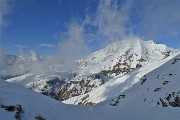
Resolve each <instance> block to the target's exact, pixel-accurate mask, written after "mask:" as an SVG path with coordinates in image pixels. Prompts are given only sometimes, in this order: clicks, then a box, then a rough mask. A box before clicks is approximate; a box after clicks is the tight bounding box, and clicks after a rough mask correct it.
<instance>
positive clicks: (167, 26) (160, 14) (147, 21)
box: [136, 0, 180, 39]
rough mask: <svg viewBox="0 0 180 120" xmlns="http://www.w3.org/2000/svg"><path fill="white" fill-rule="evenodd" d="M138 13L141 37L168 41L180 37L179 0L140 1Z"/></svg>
mask: <svg viewBox="0 0 180 120" xmlns="http://www.w3.org/2000/svg"><path fill="white" fill-rule="evenodd" d="M136 5H137V6H136V11H137V16H136V17H138V20H139V23H138V25H137V28H136V29H137V30H138V32H141V36H144V37H146V38H151V39H167V38H170V37H173V36H178V35H180V16H179V13H180V7H179V6H180V1H179V0H138V1H137V2H136Z"/></svg>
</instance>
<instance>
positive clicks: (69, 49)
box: [59, 0, 133, 58]
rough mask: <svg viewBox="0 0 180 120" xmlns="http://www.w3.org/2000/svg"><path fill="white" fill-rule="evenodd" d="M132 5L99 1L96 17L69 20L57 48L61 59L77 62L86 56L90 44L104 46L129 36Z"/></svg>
mask: <svg viewBox="0 0 180 120" xmlns="http://www.w3.org/2000/svg"><path fill="white" fill-rule="evenodd" d="M132 3H133V2H132V1H130V0H127V1H124V2H122V3H120V2H118V0H100V1H99V5H98V8H97V10H96V12H95V14H89V13H88V12H87V14H86V15H85V16H86V17H85V18H84V19H83V18H76V19H75V20H74V19H73V18H72V19H73V20H71V22H70V23H69V24H68V26H67V32H65V33H64V34H63V37H61V41H62V42H60V44H59V48H60V53H61V55H63V56H68V57H73V58H77V57H79V56H84V55H87V53H89V51H90V49H91V47H92V46H89V45H90V43H92V42H93V43H94V44H100V46H104V45H107V44H109V43H111V42H114V41H118V40H122V39H123V38H125V37H126V36H128V35H129V33H130V31H129V27H128V22H129V13H130V10H131V5H132Z"/></svg>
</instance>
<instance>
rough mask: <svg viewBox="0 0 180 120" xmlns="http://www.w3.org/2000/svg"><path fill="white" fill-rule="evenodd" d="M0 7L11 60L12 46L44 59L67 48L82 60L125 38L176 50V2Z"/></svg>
mask: <svg viewBox="0 0 180 120" xmlns="http://www.w3.org/2000/svg"><path fill="white" fill-rule="evenodd" d="M2 1H4V3H5V1H6V4H7V5H8V8H6V7H5V8H0V10H1V11H0V19H3V21H5V23H7V25H6V26H5V27H1V29H2V30H1V38H0V43H1V44H2V46H4V48H6V49H7V51H8V52H9V53H15V54H17V53H18V49H17V47H15V46H14V45H22V46H26V48H24V49H25V50H29V49H33V50H36V51H38V52H39V53H41V54H45V55H46V54H56V53H57V51H67V49H68V48H67V47H71V48H72V49H71V50H69V51H67V52H69V53H71V52H73V51H75V50H77V48H79V49H78V51H77V52H79V54H86V53H89V52H92V51H95V50H98V49H100V48H101V47H102V46H105V45H107V44H109V43H111V42H114V41H117V40H121V39H123V38H124V37H126V36H127V35H128V34H129V33H131V34H133V35H135V36H139V37H141V38H143V39H145V40H148V39H154V40H155V41H157V42H159V43H163V44H166V45H168V46H170V47H174V48H180V40H179V38H180V33H179V32H180V31H179V30H180V22H179V21H180V16H179V13H180V8H179V5H180V1H179V0H159V1H157V0H138V1H136V0H118V2H114V1H116V0H100V1H98V0H2ZM8 1H9V2H8ZM12 1H13V2H12ZM109 1H110V2H109ZM0 7H2V6H0ZM3 10H4V11H7V12H6V13H4V15H1V14H2V13H3ZM73 38H75V40H74V39H73ZM76 39H77V40H76ZM78 43H79V45H77V44H78ZM64 46H67V47H64ZM82 46H84V47H82ZM81 51H84V53H81ZM67 52H65V53H64V54H68V53H67Z"/></svg>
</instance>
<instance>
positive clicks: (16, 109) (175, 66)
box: [0, 55, 180, 120]
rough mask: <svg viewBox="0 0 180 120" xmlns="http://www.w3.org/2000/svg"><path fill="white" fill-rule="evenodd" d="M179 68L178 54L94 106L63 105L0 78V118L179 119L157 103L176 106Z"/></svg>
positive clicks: (75, 119) (170, 109)
mask: <svg viewBox="0 0 180 120" xmlns="http://www.w3.org/2000/svg"><path fill="white" fill-rule="evenodd" d="M179 68H180V55H178V56H176V57H174V58H173V59H172V60H170V61H168V62H166V63H165V64H164V65H162V66H160V67H159V68H157V69H155V70H153V71H152V72H150V73H148V74H146V75H145V76H144V77H142V78H141V79H140V81H139V82H138V83H136V84H135V85H134V87H131V88H130V89H128V90H126V91H125V92H123V93H120V94H119V95H118V96H116V97H113V98H112V99H108V100H106V101H104V102H102V103H100V104H98V105H96V106H74V105H65V104H62V103H60V102H59V101H56V100H53V99H51V98H49V97H47V96H43V95H42V94H39V93H36V92H33V91H31V90H28V89H25V88H24V87H22V86H18V85H15V84H12V83H8V82H6V81H4V80H1V79H0V91H1V92H0V117H1V119H3V120H13V119H14V120H34V119H35V120H39V119H42V120H112V119H113V120H119V119H125V120H134V119H138V120H157V119H160V120H162V119H163V120H169V119H171V120H178V119H179V118H180V114H179V109H174V108H172V107H168V108H166V109H164V108H162V107H158V106H164V107H165V106H173V107H178V106H179V104H180V98H179V97H178V96H179V94H180V93H179V91H180V89H179V78H180V75H179V74H178V73H179V70H180V69H179ZM167 81H168V82H167ZM113 87H114V86H112V87H109V89H113ZM113 106H117V107H113ZM137 108H138V110H137Z"/></svg>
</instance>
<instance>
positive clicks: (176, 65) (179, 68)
mask: <svg viewBox="0 0 180 120" xmlns="http://www.w3.org/2000/svg"><path fill="white" fill-rule="evenodd" d="M179 73H180V54H179V55H177V56H176V57H174V58H173V59H171V60H170V61H168V62H166V63H165V64H164V65H162V66H161V67H159V68H157V69H155V70H153V71H152V72H150V73H148V74H146V75H145V76H144V77H142V78H141V80H140V82H138V83H137V84H135V85H134V87H132V88H131V89H128V90H127V91H125V92H123V93H121V95H120V94H119V95H118V96H117V97H114V98H113V99H111V100H107V101H106V102H104V103H106V104H107V105H109V104H113V105H115V106H116V105H117V106H120V107H126V106H129V105H132V104H134V102H135V103H136V105H138V106H142V105H143V104H149V105H151V106H154V107H180V80H179V78H180V74H179ZM122 95H124V96H125V97H124V98H122ZM104 103H102V104H104ZM177 109H179V108H177Z"/></svg>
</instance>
